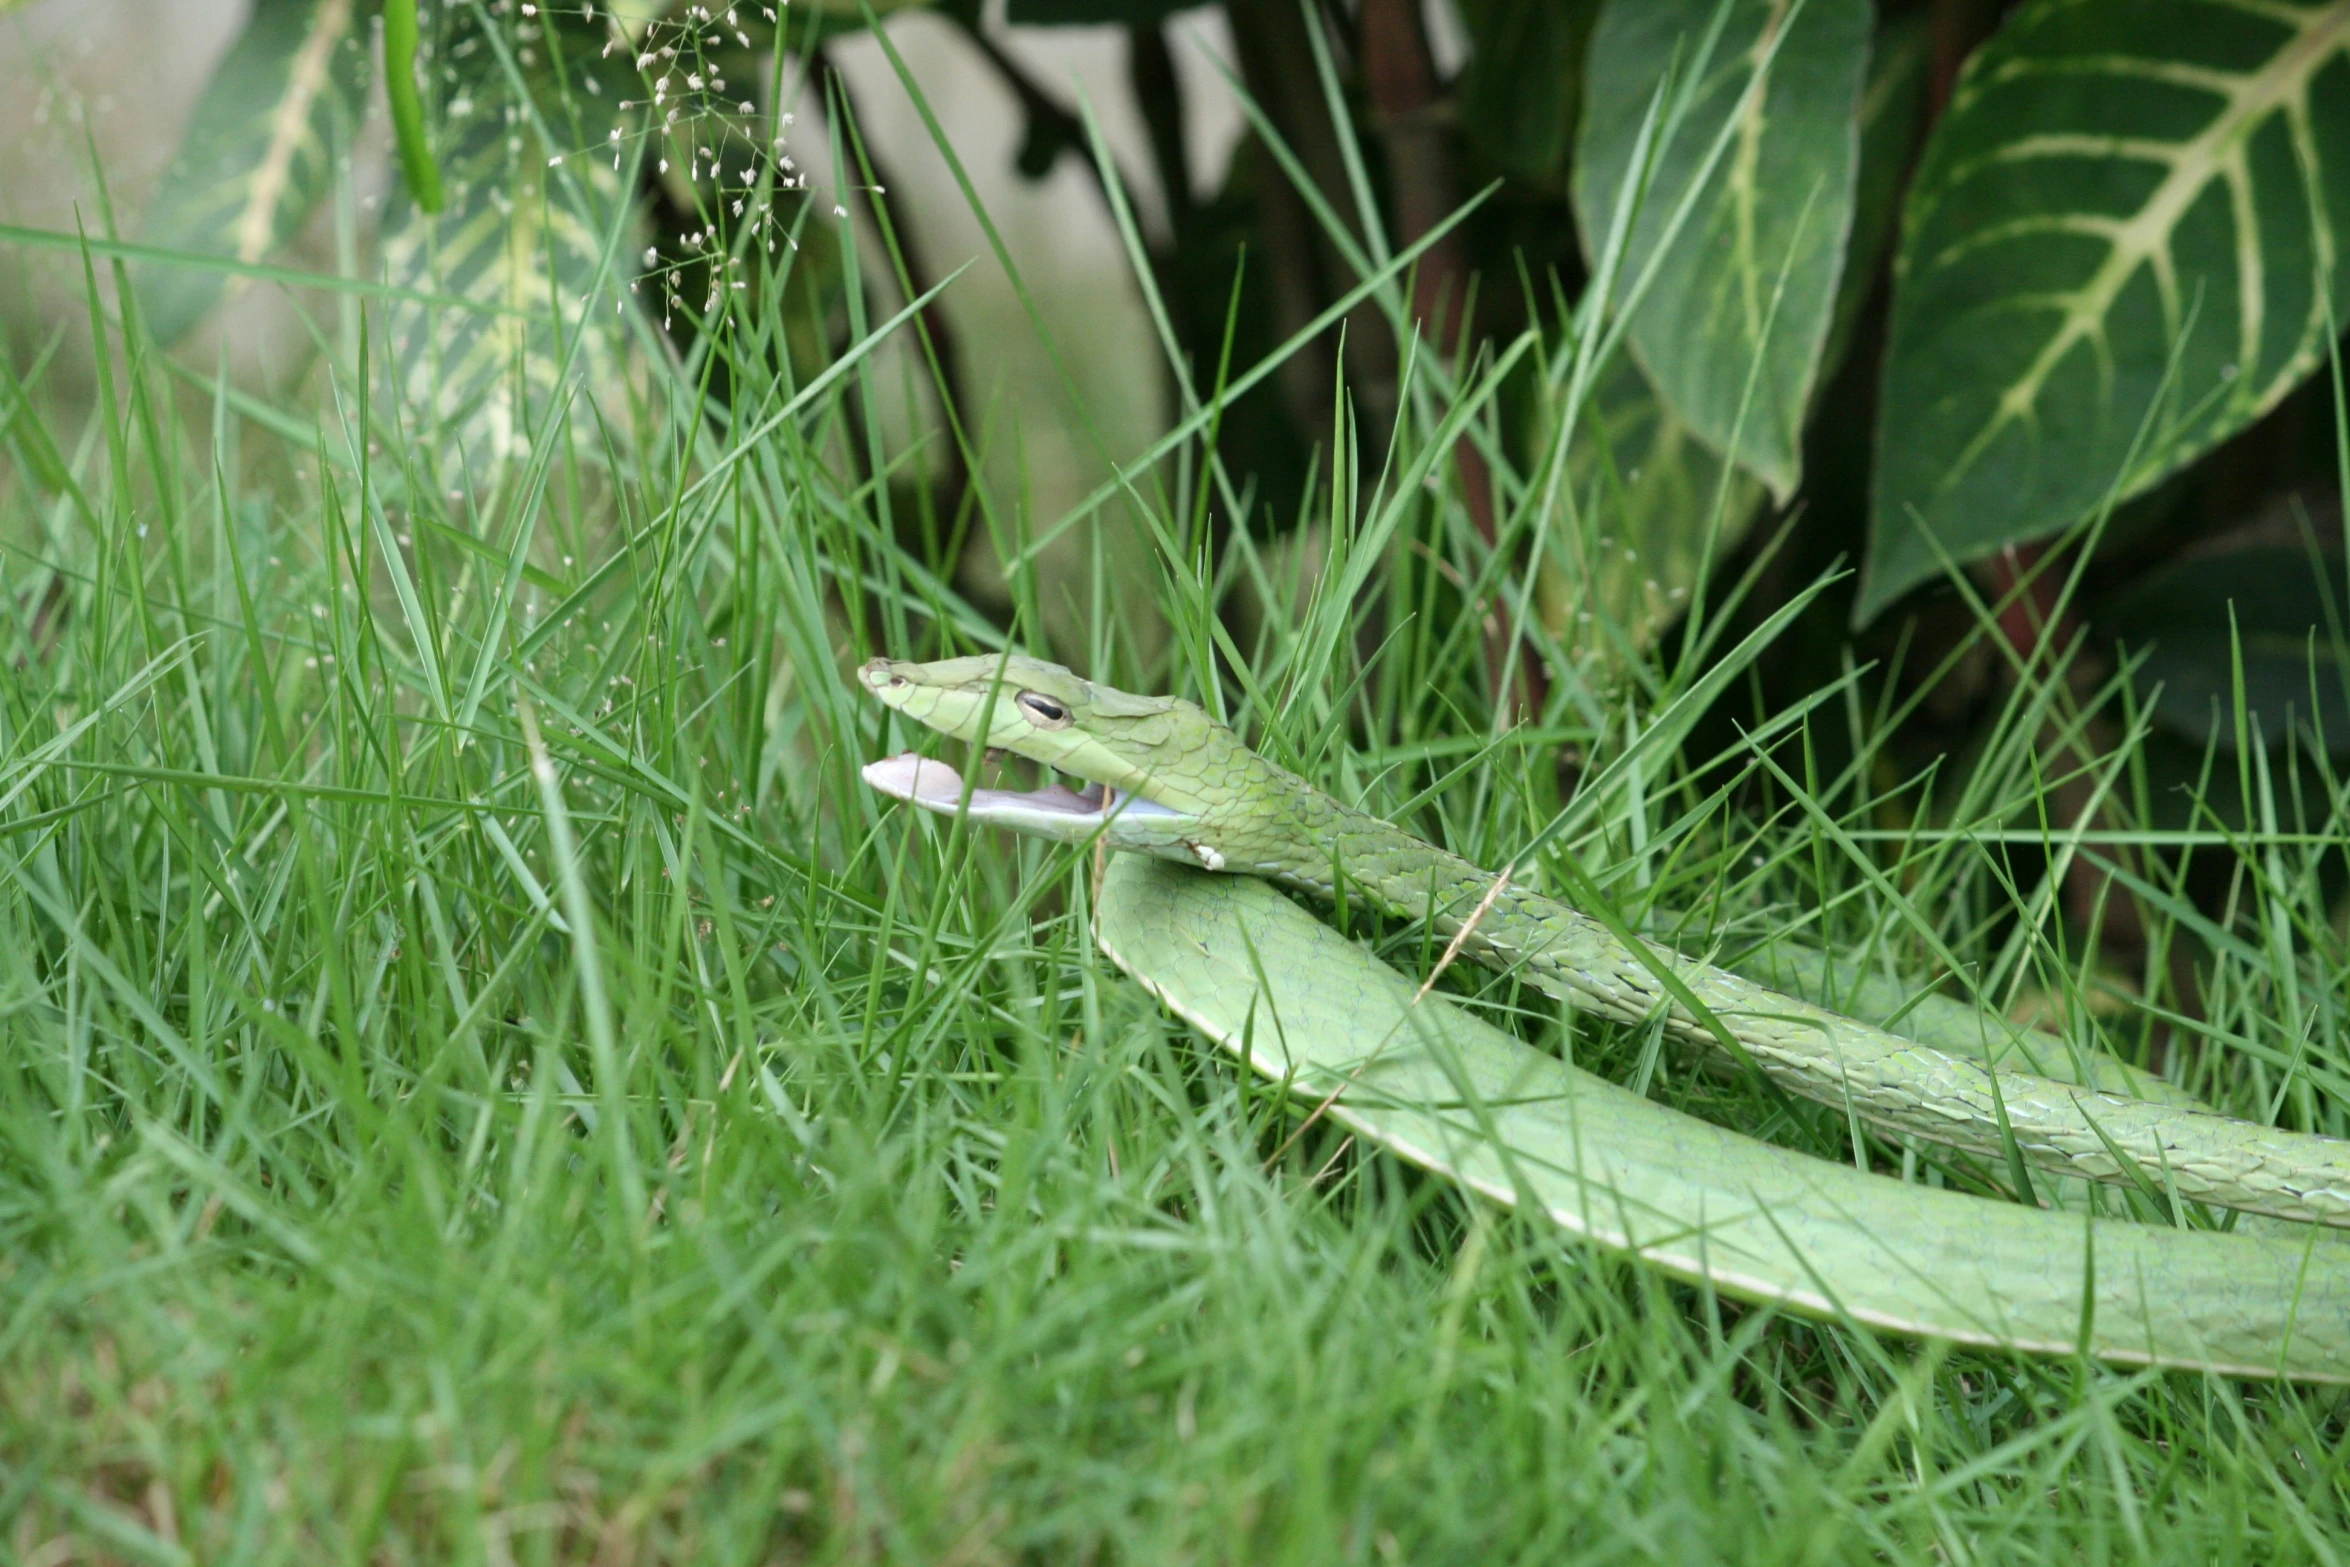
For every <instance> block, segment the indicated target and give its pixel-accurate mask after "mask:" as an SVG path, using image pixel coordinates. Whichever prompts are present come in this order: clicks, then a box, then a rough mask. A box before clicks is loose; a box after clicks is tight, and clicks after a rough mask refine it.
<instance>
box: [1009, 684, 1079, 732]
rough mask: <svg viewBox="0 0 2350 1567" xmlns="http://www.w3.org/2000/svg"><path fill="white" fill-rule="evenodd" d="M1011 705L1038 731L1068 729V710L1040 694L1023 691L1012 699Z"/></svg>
mask: <svg viewBox="0 0 2350 1567" xmlns="http://www.w3.org/2000/svg"><path fill="white" fill-rule="evenodd" d="M1012 705H1013V706H1015V707H1017V708H1019V709H1020V711H1021V713H1022V714H1023V715H1025V716H1026V717H1027V719H1028V721H1029V722H1030V723H1033V724H1035V725H1036V726H1037V727H1038V728H1039V729H1066V728H1068V727H1069V710H1068V709H1067V708H1065V707H1063V706H1062V705H1061V704H1060V703H1058V702H1056V701H1054V700H1053V699H1052V698H1051V697H1049V696H1046V695H1044V694H1043V693H1041V692H1037V691H1023V692H1021V693H1020V694H1019V695H1018V696H1016V697H1014V698H1012Z"/></svg>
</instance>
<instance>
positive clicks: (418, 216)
mask: <svg viewBox="0 0 2350 1567" xmlns="http://www.w3.org/2000/svg"><path fill="white" fill-rule="evenodd" d="M493 25H494V24H493ZM442 42H443V49H442V52H441V54H440V56H439V59H438V60H436V62H435V63H436V65H437V64H439V63H440V61H446V62H448V64H449V67H450V68H451V69H454V70H456V71H457V72H458V83H457V85H455V86H454V87H452V88H450V90H449V97H448V100H447V101H446V102H445V103H444V104H443V105H442V106H441V107H440V109H439V110H438V111H437V114H436V116H435V117H434V120H433V124H434V128H435V130H436V131H437V132H438V133H439V135H440V136H441V137H442V142H441V144H440V145H439V146H438V147H436V148H435V149H434V150H435V152H436V154H437V162H438V164H439V167H440V171H441V179H442V185H443V190H444V196H445V199H444V203H443V206H442V209H441V211H440V212H439V213H438V214H437V215H436V214H432V213H427V212H424V211H421V210H420V209H419V208H418V207H417V206H416V205H415V203H414V202H413V201H411V200H410V199H409V198H408V196H407V194H406V192H405V190H404V189H398V190H395V192H394V195H393V199H392V200H391V201H390V202H389V203H388V204H387V209H386V212H385V217H384V227H383V232H382V237H381V251H382V264H383V267H384V271H385V274H386V276H387V279H388V280H389V281H390V282H392V283H393V284H394V285H395V286H399V287H405V288H413V289H416V290H418V291H420V292H434V293H441V294H454V295H459V296H462V297H464V298H466V299H469V300H472V301H474V302H475V303H476V304H477V306H478V307H479V308H477V309H474V310H463V309H458V308H455V307H448V308H443V307H440V306H436V305H419V304H410V303H405V302H403V303H400V304H396V305H395V306H393V308H392V309H390V310H389V311H387V312H386V313H385V331H384V336H385V339H386V347H385V352H384V356H383V357H385V358H386V359H388V360H390V361H391V362H392V363H393V364H394V365H395V366H396V369H397V374H398V384H399V388H400V392H401V395H402V397H403V399H404V400H405V402H406V404H407V407H408V416H409V418H410V419H412V420H414V421H416V422H417V423H418V424H419V425H420V426H421V427H422V428H424V429H429V430H431V431H432V432H433V436H434V438H433V439H431V440H426V441H420V443H419V444H420V445H422V446H424V447H425V448H426V449H430V450H438V451H440V452H441V453H443V454H444V458H445V460H446V461H447V462H448V463H449V464H450V465H451V471H452V472H454V471H457V469H458V465H459V464H460V462H462V464H463V466H464V467H465V468H468V469H475V468H476V465H481V464H495V463H498V462H502V461H504V460H505V459H507V458H509V457H511V456H514V455H516V454H518V453H519V452H521V451H522V450H523V449H524V443H525V442H526V440H527V439H528V435H529V432H530V430H531V429H532V428H534V427H535V425H536V423H537V420H538V419H539V417H540V416H541V414H542V412H543V410H544V408H545V407H546V405H547V403H548V401H549V399H551V398H552V397H553V396H554V394H555V392H556V390H557V388H556V375H557V372H558V370H559V368H560V366H561V364H562V359H563V354H564V350H565V345H566V344H567V343H569V342H570V341H571V340H572V339H573V338H575V337H578V336H579V335H580V334H581V333H582V331H583V329H584V331H585V336H584V338H583V339H582V340H581V343H580V350H579V356H578V358H577V360H576V361H575V364H574V369H575V371H576V372H577V373H579V374H580V375H582V376H583V377H584V379H585V382H586V384H587V386H588V387H589V388H590V392H591V398H594V397H598V396H603V395H607V394H604V393H601V392H599V389H603V388H612V387H614V386H616V384H617V382H618V376H619V371H620V366H619V358H618V356H619V354H620V353H621V352H622V349H621V344H620V341H619V334H618V333H616V332H614V331H612V330H611V328H612V326H613V323H614V317H613V315H612V314H611V308H612V307H611V305H610V303H609V301H610V300H611V299H612V298H613V297H614V290H615V289H616V288H617V287H618V285H619V284H620V283H622V282H623V281H624V280H626V279H628V278H629V277H631V276H632V275H633V273H634V271H635V263H636V258H635V257H634V256H632V255H630V254H628V253H627V252H626V251H624V252H623V253H622V254H621V255H619V256H616V257H615V258H614V260H613V264H612V272H611V275H610V276H609V277H607V278H606V280H605V284H604V289H603V292H602V293H601V294H600V295H598V296H597V303H599V304H600V305H601V306H602V313H601V314H597V315H590V313H589V311H588V304H589V300H588V297H587V295H588V292H589V290H590V289H591V288H592V287H593V286H594V285H595V281H596V276H597V271H598V268H599V266H600V265H601V263H602V257H603V250H604V246H605V243H606V239H607V236H608V235H609V233H610V231H611V226H612V221H613V213H614V212H615V211H616V209H617V207H618V204H619V201H620V188H619V176H618V175H617V174H615V173H614V172H613V169H612V166H611V162H610V160H609V158H608V157H606V156H603V154H604V150H605V142H606V139H607V136H608V133H609V132H610V131H611V130H612V129H614V128H615V127H616V126H618V128H620V129H622V131H623V135H624V136H625V134H626V130H627V127H626V126H623V125H619V122H618V120H617V118H616V116H617V115H618V114H619V111H618V110H616V109H615V108H614V107H612V106H613V105H615V104H616V103H617V102H618V95H617V93H616V92H613V91H611V90H606V91H605V92H604V93H603V94H602V95H601V96H599V97H597V98H595V99H592V100H589V104H590V105H591V106H592V107H593V110H594V113H593V114H592V115H590V116H589V117H588V118H583V119H582V120H581V121H580V129H581V131H582V132H583V133H584V139H585V140H586V141H587V143H588V151H587V153H586V155H584V156H566V157H565V158H564V163H563V165H561V166H557V165H553V164H551V163H550V158H551V157H554V156H562V154H560V153H550V152H549V150H548V149H547V148H546V147H545V146H544V145H543V144H542V143H541V142H540V141H539V139H538V137H537V136H536V135H535V134H534V133H533V131H532V130H531V128H530V117H529V115H528V114H527V113H525V112H524V109H523V105H521V104H520V103H519V102H518V101H517V99H516V97H515V96H514V93H513V91H512V89H511V88H510V86H509V84H508V83H507V81H506V79H505V78H504V76H503V75H502V74H501V71H500V67H499V64H498V61H497V56H496V54H495V52H494V51H492V50H491V49H490V48H489V47H488V46H487V43H486V41H485V40H483V39H481V38H480V36H479V35H478V33H476V32H474V31H473V30H472V29H471V28H470V26H466V27H459V28H456V29H454V30H453V32H452V33H451V34H449V35H444V38H443V40H442ZM469 44H470V45H471V46H472V47H468V45H469ZM574 107H575V109H576V108H578V107H579V106H576V105H575V106H574ZM599 117H600V123H596V120H597V119H598V118H599ZM552 118H553V119H554V120H555V122H556V123H568V118H567V117H566V116H564V115H561V114H556V115H553V116H552ZM563 174H568V176H569V177H568V178H564V177H562V175H563ZM581 196H584V199H585V201H586V202H587V203H588V204H589V206H590V209H591V210H585V211H583V210H581V205H580V201H579V199H578V198H579V197H581ZM476 471H478V469H477V470H476Z"/></svg>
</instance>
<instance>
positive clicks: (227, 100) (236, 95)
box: [137, 0, 371, 343]
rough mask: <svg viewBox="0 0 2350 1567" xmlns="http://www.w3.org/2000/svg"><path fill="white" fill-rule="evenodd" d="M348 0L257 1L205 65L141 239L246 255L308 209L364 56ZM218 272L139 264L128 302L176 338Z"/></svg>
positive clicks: (359, 87) (363, 86) (278, 237)
mask: <svg viewBox="0 0 2350 1567" xmlns="http://www.w3.org/2000/svg"><path fill="white" fill-rule="evenodd" d="M359 21H360V5H359V0H258V3H256V4H255V6H254V7H253V14H252V17H251V19H250V20H248V21H247V22H246V24H245V30H244V32H243V33H242V34H240V35H239V36H238V38H237V41H236V43H235V44H234V45H232V46H231V47H230V49H229V52H228V55H227V57H226V58H225V59H223V60H222V61H221V63H220V68H219V69H218V70H216V71H214V72H213V73H212V80H211V82H210V83H209V84H208V85H207V86H206V87H205V89H204V95H203V97H202V98H201V99H199V100H198V101H197V104H196V112H195V116H194V118H193V119H191V120H190V121H189V122H188V129H187V132H186V134H185V135H183V136H182V137H181V139H180V145H179V151H178V153H177V155H175V156H174V157H173V159H172V162H171V167H170V169H169V170H168V171H167V172H166V173H165V175H164V177H163V183H162V185H161V186H160V187H158V189H157V191H156V194H155V200H154V203H153V205H151V206H150V207H149V208H148V210H147V217H146V227H145V232H144V238H145V240H146V242H147V243H148V244H150V245H155V246H159V247H161V248H163V249H166V250H178V251H185V252H188V253H191V254H194V255H200V256H208V257H215V258H225V259H229V260H234V261H241V262H257V261H261V260H264V259H265V258H267V257H268V256H269V255H270V253H271V252H273V251H275V250H276V249H277V248H278V246H279V245H281V244H283V243H284V242H285V240H286V239H287V237H288V236H290V235H292V234H293V233H294V232H295V231H296V230H298V229H299V228H300V227H301V226H302V224H303V222H304V221H305V220H306V219H307V218H308V217H309V216H310V212H311V209H312V208H313V207H315V206H316V205H317V203H318V199H319V197H320V196H322V195H324V194H325V192H326V189H327V186H328V183H329V180H330V177H331V174H332V169H331V167H330V162H331V148H332V147H333V145H334V140H335V138H334V134H333V130H334V124H335V121H336V120H337V118H338V117H339V118H340V119H341V121H342V123H343V125H344V126H346V127H355V126H356V125H357V123H358V121H359V118H360V114H361V110H362V108H363V107H364V99H365V97H366V93H367V79H368V76H369V74H370V70H371V65H370V55H369V51H368V45H367V38H366V31H365V29H364V28H362V27H361V26H360V25H359ZM228 281H229V276H228V275H227V274H224V273H222V272H220V271H217V270H213V269H209V268H207V269H198V268H195V267H174V266H168V265H147V266H142V267H141V268H140V269H139V272H138V280H137V288H138V293H139V306H140V308H141V310H142V311H144V313H145V315H146V318H147V325H148V329H149V330H150V331H151V332H152V333H153V334H154V335H155V338H156V339H157V341H159V342H164V343H171V342H176V341H177V340H178V339H180V338H181V337H183V336H185V335H186V333H187V331H188V329H189V328H190V327H193V326H194V325H195V324H196V323H197V322H198V321H199V320H201V319H202V318H203V316H204V314H205V312H207V311H209V310H210V309H211V308H212V307H213V305H214V303H215V302H217V301H218V300H219V299H220V297H221V294H222V292H223V291H224V287H225V285H226V284H227V283H228Z"/></svg>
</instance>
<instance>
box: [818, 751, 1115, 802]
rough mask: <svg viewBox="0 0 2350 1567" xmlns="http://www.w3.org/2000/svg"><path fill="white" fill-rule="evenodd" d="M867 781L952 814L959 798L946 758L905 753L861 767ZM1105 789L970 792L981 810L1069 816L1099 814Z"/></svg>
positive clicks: (958, 783) (959, 781)
mask: <svg viewBox="0 0 2350 1567" xmlns="http://www.w3.org/2000/svg"><path fill="white" fill-rule="evenodd" d="M865 781H866V782H867V783H869V784H871V785H872V786H873V787H874V788H876V789H879V790H880V791H881V792H882V793H883V794H886V795H890V796H893V797H894V798H897V799H900V800H907V801H911V802H912V803H913V804H915V805H920V806H926V807H928V808H929V809H931V810H934V811H948V812H952V811H953V810H955V808H956V807H957V806H959V805H961V804H962V802H963V775H962V774H961V773H959V772H956V771H955V770H954V769H953V768H952V767H949V766H948V765H947V764H946V763H944V762H936V761H932V760H931V759H930V758H929V757H926V756H916V755H915V754H914V753H913V752H911V751H908V752H907V753H906V754H905V755H903V756H892V757H888V758H885V759H884V760H882V761H878V762H868V763H867V764H866V765H865ZM1106 794H1107V791H1105V790H1104V789H1103V788H1102V786H1101V785H1100V784H1092V785H1089V786H1088V787H1087V788H1086V790H1085V792H1084V793H1083V794H1079V793H1078V792H1077V791H1076V790H1074V789H1069V788H1064V787H1063V786H1062V785H1060V784H1050V785H1047V786H1046V787H1044V788H1042V789H974V790H972V791H971V809H972V812H973V813H974V814H984V813H985V812H986V811H987V810H989V809H990V808H991V807H1007V806H1012V807H1019V808H1022V809H1026V810H1031V811H1057V812H1061V813H1064V814H1067V815H1070V816H1099V815H1101V814H1102V801H1103V799H1104V798H1105V796H1106Z"/></svg>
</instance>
